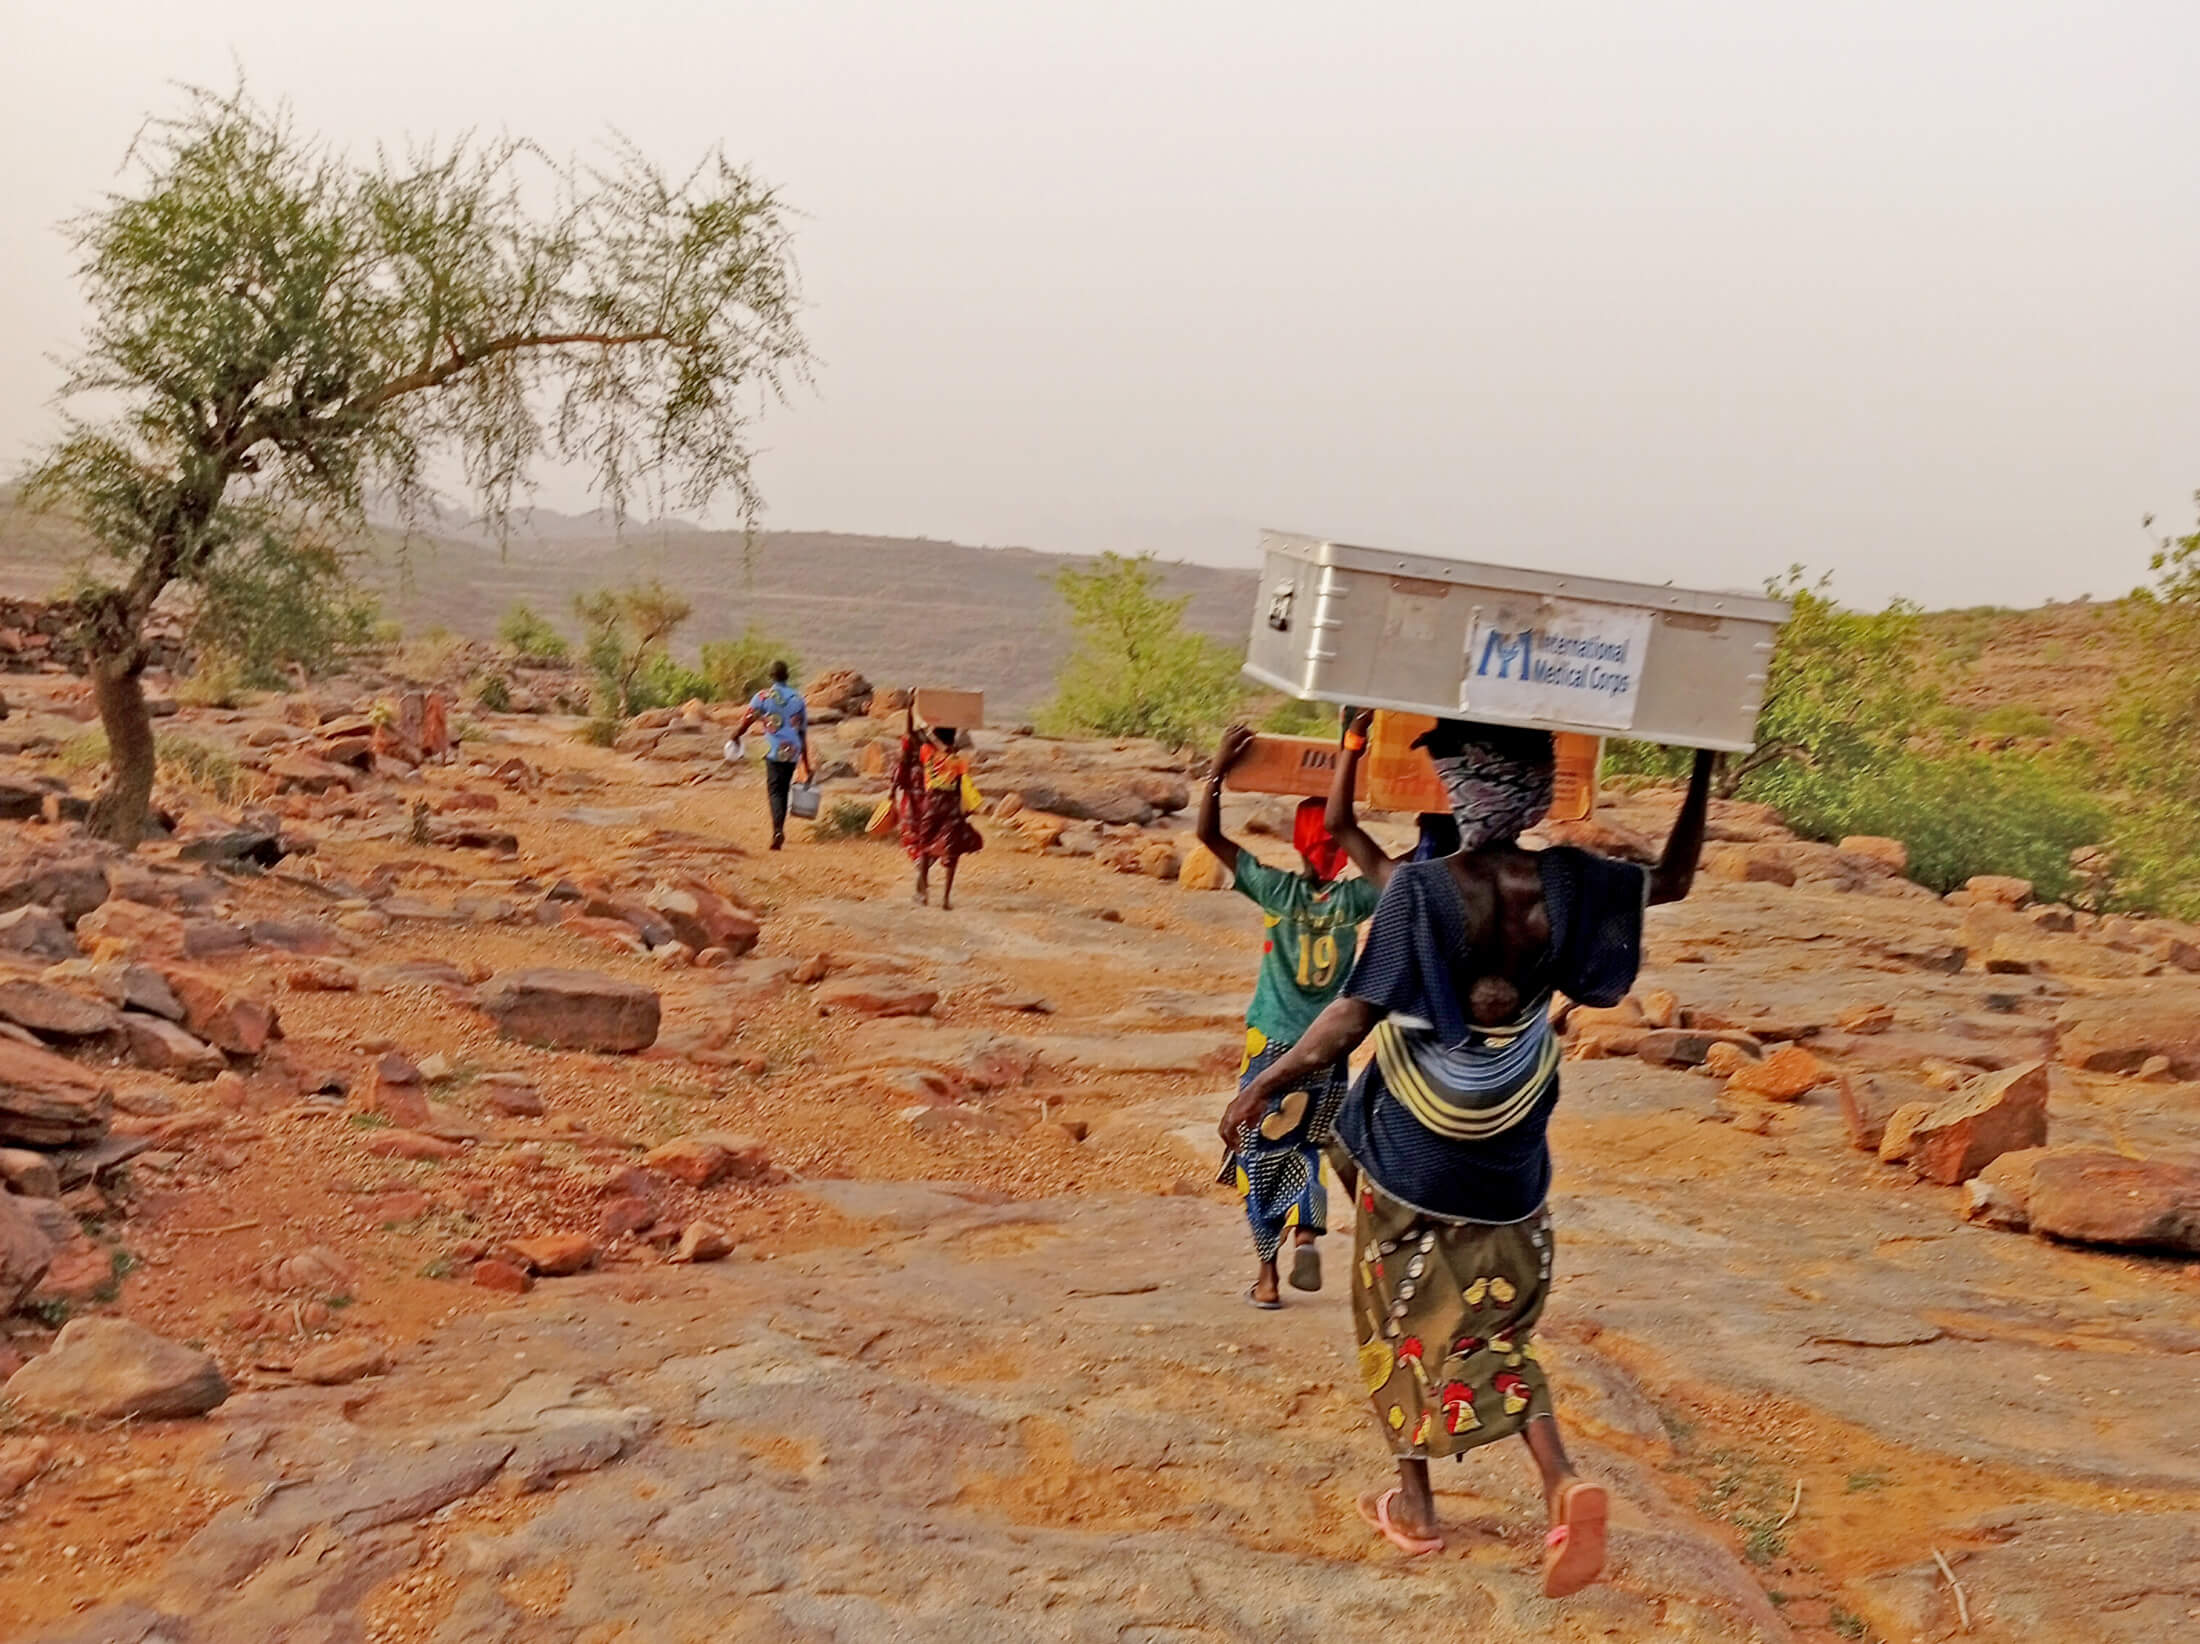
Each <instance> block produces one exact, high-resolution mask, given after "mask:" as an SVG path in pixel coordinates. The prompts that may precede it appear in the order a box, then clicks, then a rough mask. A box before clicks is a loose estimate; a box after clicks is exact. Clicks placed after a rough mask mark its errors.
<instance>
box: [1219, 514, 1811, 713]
mask: <svg viewBox="0 0 2200 1644" xmlns="http://www.w3.org/2000/svg"><path fill="white" fill-rule="evenodd" d="M1261 549H1262V560H1263V565H1262V570H1261V583H1260V594H1259V598H1258V600H1257V602H1256V604H1255V605H1254V608H1253V633H1252V641H1251V643H1250V645H1249V646H1248V647H1247V650H1246V660H1245V671H1246V672H1247V673H1248V674H1250V675H1252V677H1253V678H1255V679H1257V680H1259V681H1260V682H1261V683H1262V684H1264V685H1270V686H1273V687H1274V688H1276V689H1277V690H1280V691H1287V692H1289V693H1290V694H1291V695H1292V696H1295V697H1298V698H1300V699H1301V700H1303V701H1314V702H1345V703H1355V704H1358V705H1359V706H1361V707H1366V708H1389V709H1393V710H1397V711H1401V712H1406V713H1419V714H1432V715H1440V716H1443V717H1446V718H1451V719H1469V720H1476V721H1479V722H1482V723H1484V724H1494V725H1529V726H1535V727H1539V728H1541V729H1543V730H1547V731H1574V732H1579V733H1580V734H1582V735H1585V736H1623V737H1631V738H1634V739H1635V740H1638V741H1643V742H1668V743H1677V744H1679V745H1681V746H1683V747H1692V748H1722V749H1726V750H1728V751H1731V752H1739V751H1740V750H1742V749H1746V748H1748V747H1751V746H1752V745H1754V743H1755V741H1756V735H1757V710H1758V708H1759V706H1760V705H1761V704H1762V703H1763V701H1764V693H1765V678H1766V668H1767V665H1768V664H1769V663H1770V661H1771V658H1772V644H1773V638H1774V636H1775V635H1776V634H1777V633H1778V631H1779V627H1780V624H1781V623H1782V622H1783V621H1785V620H1786V618H1787V606H1786V605H1785V604H1783V603H1782V602H1781V601H1779V600H1776V599H1767V598H1764V597H1763V596H1762V595H1757V594H1723V593H1700V592H1696V591H1694V590H1691V589H1686V588H1668V587H1659V586H1655V585H1652V584H1647V583H1637V582H1614V581H1611V580H1609V579H1606V578H1600V577H1577V576H1572V575H1567V574H1562V573H1558V572H1551V571H1530V570H1522V569H1520V568H1518V567H1515V566H1505V565H1476V564H1470V563H1468V562H1467V561H1464V560H1454V559H1437V558H1433V557H1431V556H1429V555H1426V554H1402V553H1395V552H1392V551H1390V550H1388V549H1379V548H1354V547H1350V546H1348V545H1346V544H1344V543H1337V542H1323V541H1320V540H1318V539H1316V538H1313V537H1302V536H1295V535H1292V534H1290V533H1287V532H1281V531H1270V532H1267V533H1265V534H1264V535H1263V537H1262V539H1261Z"/></svg>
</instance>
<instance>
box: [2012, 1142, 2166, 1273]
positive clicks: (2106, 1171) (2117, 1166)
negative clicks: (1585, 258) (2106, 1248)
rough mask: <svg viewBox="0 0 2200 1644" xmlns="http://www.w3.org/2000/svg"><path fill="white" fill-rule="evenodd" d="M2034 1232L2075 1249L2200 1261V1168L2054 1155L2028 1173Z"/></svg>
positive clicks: (2111, 1157) (2098, 1155) (2099, 1156)
mask: <svg viewBox="0 0 2200 1644" xmlns="http://www.w3.org/2000/svg"><path fill="white" fill-rule="evenodd" d="M2026 1208H2027V1211H2028V1213H2029V1215H2030V1218H2031V1223H2032V1231H2033V1232H2035V1233H2044V1234H2046V1235H2048V1236H2049V1237H2050V1238H2056V1239H2068V1240H2071V1241H2072V1242H2074V1243H2079V1244H2107V1245H2122V1246H2128V1247H2130V1248H2133V1249H2140V1250H2168V1251H2175V1252H2178V1253H2180V1254H2183V1255H2200V1168H2195V1167H2193V1166H2191V1165H2179V1164H2166V1163H2162V1162H2160V1161H2157V1160H2152V1159H2127V1158H2124V1157H2123V1156H2122V1155H2121V1154H2116V1153H2078V1152H2054V1153H2050V1154H2048V1155H2047V1156H2046V1157H2044V1158H2042V1159H2041V1160H2040V1161H2039V1162H2038V1163H2037V1164H2035V1165H2034V1166H2033V1167H2032V1185H2031V1192H2030V1193H2029V1195H2027V1207H2026Z"/></svg>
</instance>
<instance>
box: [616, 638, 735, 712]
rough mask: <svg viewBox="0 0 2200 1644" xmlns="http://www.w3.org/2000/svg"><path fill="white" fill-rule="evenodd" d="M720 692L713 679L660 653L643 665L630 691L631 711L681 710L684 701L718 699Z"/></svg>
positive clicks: (666, 653) (629, 704)
mask: <svg viewBox="0 0 2200 1644" xmlns="http://www.w3.org/2000/svg"><path fill="white" fill-rule="evenodd" d="M717 696H718V692H717V689H716V687H715V686H714V685H713V683H712V682H711V680H710V679H709V678H708V677H707V676H705V675H703V674H701V673H698V672H697V671H696V670H695V669H693V668H690V667H688V666H687V665H686V664H684V663H681V662H678V661H675V660H674V659H673V657H672V655H671V653H669V652H666V651H660V652H658V653H657V654H656V655H655V656H653V657H651V658H650V659H649V660H648V661H647V662H645V663H643V664H642V667H641V671H640V672H639V673H637V674H636V675H635V676H634V683H633V684H632V685H631V686H630V687H628V690H627V711H628V712H630V713H645V712H647V711H648V710H649V709H651V708H677V707H679V706H680V704H681V703H683V702H693V701H697V700H700V701H704V702H711V701H715V700H716V699H717Z"/></svg>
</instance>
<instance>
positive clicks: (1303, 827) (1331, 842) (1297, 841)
mask: <svg viewBox="0 0 2200 1644" xmlns="http://www.w3.org/2000/svg"><path fill="white" fill-rule="evenodd" d="M1327 809H1328V805H1327V803H1326V802H1325V801H1323V800H1319V799H1302V800H1300V801H1299V811H1298V815H1297V816H1296V817H1294V818H1293V819H1292V823H1291V843H1292V844H1294V845H1296V846H1298V848H1299V854H1300V855H1301V856H1303V857H1305V858H1306V860H1307V862H1308V863H1309V864H1310V865H1311V866H1312V867H1313V869H1314V877H1315V878H1316V879H1319V880H1321V881H1322V882H1323V883H1324V884H1327V883H1328V882H1329V881H1330V880H1332V879H1334V878H1336V877H1337V875H1338V874H1340V873H1342V872H1344V865H1345V861H1346V857H1345V853H1344V847H1343V846H1342V845H1340V844H1338V843H1337V836H1336V835H1335V834H1333V833H1331V832H1330V831H1329V824H1328V823H1327V822H1325V821H1324V820H1323V819H1322V813H1323V812H1324V811H1325V810H1327Z"/></svg>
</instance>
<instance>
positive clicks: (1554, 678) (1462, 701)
mask: <svg viewBox="0 0 2200 1644" xmlns="http://www.w3.org/2000/svg"><path fill="white" fill-rule="evenodd" d="M1649 640H1650V613H1649V612H1648V611H1638V610H1634V609H1631V608H1629V607H1626V606H1617V605H1594V604H1590V603H1588V602H1587V601H1581V600H1557V599H1553V600H1544V601H1540V602H1538V603H1537V604H1532V605H1527V606H1518V605H1515V606H1499V607H1497V608H1495V609H1491V610H1483V611H1477V612H1476V613H1475V616H1474V621H1473V623H1472V625H1471V626H1470V627H1469V629H1468V632H1467V655H1466V664H1467V668H1466V677H1465V678H1464V679H1463V680H1461V681H1460V691H1459V706H1460V708H1461V709H1462V710H1463V711H1464V712H1466V713H1467V714H1468V715H1469V717H1472V715H1473V714H1474V712H1475V710H1477V709H1480V710H1482V711H1483V712H1485V713H1490V714H1495V715H1497V716H1499V717H1501V718H1506V719H1522V720H1531V721H1532V720H1544V721H1549V722H1555V723H1557V724H1559V725H1594V726H1599V727H1610V728H1613V729H1624V728H1625V727H1627V726H1629V725H1632V724H1633V723H1634V718H1635V701H1636V698H1637V697H1638V696H1639V694H1640V692H1641V687H1642V662H1643V653H1644V651H1645V650H1646V649H1647V648H1648V645H1649Z"/></svg>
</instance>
